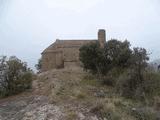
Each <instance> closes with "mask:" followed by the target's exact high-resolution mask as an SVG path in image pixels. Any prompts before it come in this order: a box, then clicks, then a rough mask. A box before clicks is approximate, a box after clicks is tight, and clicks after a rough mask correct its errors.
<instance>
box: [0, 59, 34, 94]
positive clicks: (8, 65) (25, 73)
mask: <svg viewBox="0 0 160 120" xmlns="http://www.w3.org/2000/svg"><path fill="white" fill-rule="evenodd" d="M0 68H1V73H2V74H1V77H0V94H1V96H8V95H12V94H16V93H19V92H22V91H24V90H25V89H28V88H30V87H31V84H32V74H33V72H32V71H31V70H30V69H29V68H27V64H26V63H25V62H22V61H21V60H19V59H18V58H17V57H15V56H12V57H10V58H9V59H8V60H7V59H6V57H2V58H1V60H0Z"/></svg>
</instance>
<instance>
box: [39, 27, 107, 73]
mask: <svg viewBox="0 0 160 120" xmlns="http://www.w3.org/2000/svg"><path fill="white" fill-rule="evenodd" d="M105 39H106V38H105V30H99V32H98V40H56V42H55V43H54V44H52V45H50V46H49V47H48V48H47V49H45V51H44V52H43V53H42V71H47V70H50V69H53V68H63V67H73V66H77V65H78V66H80V61H79V48H80V47H81V46H82V45H84V44H87V43H90V42H96V41H99V43H100V46H101V47H104V44H105Z"/></svg>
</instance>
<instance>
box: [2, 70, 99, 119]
mask: <svg viewBox="0 0 160 120" xmlns="http://www.w3.org/2000/svg"><path fill="white" fill-rule="evenodd" d="M64 72H66V71H65V70H64V71H61V70H58V71H57V70H53V71H52V72H51V73H52V74H50V73H47V72H46V73H42V74H39V75H38V79H37V80H35V81H33V89H32V90H30V91H28V92H25V93H22V94H19V95H16V96H12V97H8V98H5V99H1V100H0V120H98V118H97V117H96V115H94V114H91V113H89V110H88V109H86V108H85V107H83V106H78V104H76V105H73V104H72V102H69V101H67V100H66V103H65V100H64V101H63V103H56V102H55V100H54V99H53V98H51V92H55V91H56V90H57V88H55V89H53V91H52V89H51V88H52V87H59V85H58V84H60V83H59V79H58V78H57V77H58V76H61V74H63V73H64ZM69 74H70V73H69ZM63 77H64V75H63ZM52 96H53V95H52Z"/></svg>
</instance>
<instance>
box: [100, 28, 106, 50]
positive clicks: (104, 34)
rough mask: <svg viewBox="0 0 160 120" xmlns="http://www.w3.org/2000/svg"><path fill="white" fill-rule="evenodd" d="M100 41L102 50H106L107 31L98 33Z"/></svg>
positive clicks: (101, 30) (102, 30)
mask: <svg viewBox="0 0 160 120" xmlns="http://www.w3.org/2000/svg"><path fill="white" fill-rule="evenodd" d="M98 41H99V44H100V47H101V48H104V44H105V43H106V31H105V30H104V29H100V30H99V31H98Z"/></svg>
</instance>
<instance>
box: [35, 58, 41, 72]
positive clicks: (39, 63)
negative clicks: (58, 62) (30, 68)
mask: <svg viewBox="0 0 160 120" xmlns="http://www.w3.org/2000/svg"><path fill="white" fill-rule="evenodd" d="M35 67H36V69H37V70H38V71H40V70H41V68H42V58H40V59H39V60H38V63H37V64H36V65H35Z"/></svg>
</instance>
